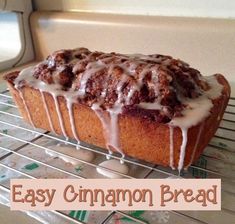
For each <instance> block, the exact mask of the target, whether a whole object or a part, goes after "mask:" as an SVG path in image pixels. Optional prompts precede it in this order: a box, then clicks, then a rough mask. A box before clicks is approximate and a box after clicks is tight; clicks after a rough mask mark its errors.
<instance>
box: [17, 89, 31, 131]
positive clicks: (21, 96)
mask: <svg viewBox="0 0 235 224" xmlns="http://www.w3.org/2000/svg"><path fill="white" fill-rule="evenodd" d="M16 88H17V90H18V92H19V95H20V98H21V100H22V102H23V104H24V107H25V110H26V113H27V117H28V119H29V122H30V124H31V125H32V126H33V127H34V128H35V125H34V123H33V120H32V116H31V113H30V111H29V108H28V106H27V104H26V102H25V99H24V94H23V93H22V91H21V90H20V88H18V87H16Z"/></svg>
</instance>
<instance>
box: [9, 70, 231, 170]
mask: <svg viewBox="0 0 235 224" xmlns="http://www.w3.org/2000/svg"><path fill="white" fill-rule="evenodd" d="M17 76H18V73H17V72H16V73H12V74H8V76H7V78H6V79H7V83H8V87H9V90H10V92H11V94H12V96H13V99H14V101H15V103H16V105H17V106H18V108H19V111H20V113H21V114H22V116H23V118H24V119H25V120H26V121H28V122H30V123H31V122H33V124H34V125H35V127H38V128H42V129H45V130H48V131H53V130H51V125H50V122H49V120H48V115H47V112H46V109H45V105H44V102H43V100H42V95H41V92H40V91H39V90H37V89H35V88H32V87H30V86H28V85H27V84H26V85H24V86H23V87H21V88H20V91H21V93H22V94H23V98H24V102H23V100H22V96H21V95H20V92H19V90H18V89H17V88H16V87H15V86H14V83H13V80H14V79H15V78H16V77H17ZM216 79H217V80H218V82H219V83H220V84H221V85H222V86H223V90H222V93H221V95H220V96H219V97H218V98H216V99H213V100H212V102H213V107H212V108H211V110H210V115H209V116H208V117H207V118H206V119H205V120H202V121H201V122H200V123H198V124H197V125H196V126H192V127H190V128H189V129H188V139H187V145H186V151H185V159H184V165H183V167H187V166H188V165H190V164H191V162H195V161H196V160H197V159H198V157H199V156H200V154H201V153H202V152H203V149H204V148H205V147H206V145H207V144H208V142H209V141H210V139H211V138H212V137H213V135H214V134H215V132H216V130H217V128H218V126H219V123H220V120H221V119H222V116H223V113H224V111H225V108H226V106H227V103H228V100H229V95H230V87H229V84H228V82H227V81H226V79H225V78H224V77H223V76H222V75H216ZM43 94H44V97H45V102H46V104H47V108H48V111H49V113H50V115H51V122H52V125H53V127H54V130H55V132H56V133H57V134H59V135H63V131H62V129H61V125H60V121H59V117H58V113H57V111H56V106H55V100H54V98H53V97H52V95H51V94H50V93H49V92H43ZM57 99H58V105H59V109H60V111H61V117H62V122H63V125H64V129H65V132H66V134H67V136H68V137H70V138H75V136H74V133H73V130H72V127H71V123H70V115H69V111H68V107H67V102H66V100H67V99H66V98H65V97H64V96H57ZM25 104H26V105H27V108H28V110H29V111H27V110H26V107H25ZM28 112H29V113H30V115H31V121H30V120H29V116H28ZM72 113H73V117H74V124H75V130H76V134H77V135H78V137H79V139H80V140H81V141H83V142H87V143H89V144H92V145H96V146H99V147H102V148H107V142H106V140H105V139H106V136H105V131H104V130H103V127H102V122H101V121H100V119H99V117H98V116H97V114H96V113H95V111H94V110H92V109H91V107H89V106H88V105H84V104H82V103H79V102H77V103H73V104H72ZM100 113H102V116H103V117H104V119H106V120H109V119H110V116H109V113H108V112H107V111H105V110H103V111H101V112H100ZM118 128H119V136H120V148H121V149H122V151H123V153H124V154H125V155H128V156H131V157H134V158H137V159H140V160H145V161H147V162H151V163H155V164H159V165H163V166H168V165H169V164H170V138H169V136H170V128H169V125H168V124H165V123H158V122H156V121H152V120H150V119H148V118H145V117H141V116H134V115H131V114H128V113H126V114H119V115H118ZM199 132H201V134H200V138H199V139H198V140H197V136H198V133H199ZM182 141H183V137H182V130H181V128H179V127H174V131H173V148H174V154H173V165H174V166H175V167H177V165H178V163H179V159H180V151H181V145H182ZM197 141H198V143H197ZM195 145H196V146H197V147H196V148H195ZM114 150H115V149H114ZM194 154H195V155H194Z"/></svg>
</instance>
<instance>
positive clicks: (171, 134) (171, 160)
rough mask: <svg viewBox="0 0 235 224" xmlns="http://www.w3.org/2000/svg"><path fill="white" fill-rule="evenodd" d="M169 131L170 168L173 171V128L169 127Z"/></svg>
mask: <svg viewBox="0 0 235 224" xmlns="http://www.w3.org/2000/svg"><path fill="white" fill-rule="evenodd" d="M169 130H170V167H171V168H172V169H173V170H174V169H175V167H174V141H173V137H174V127H172V126H169Z"/></svg>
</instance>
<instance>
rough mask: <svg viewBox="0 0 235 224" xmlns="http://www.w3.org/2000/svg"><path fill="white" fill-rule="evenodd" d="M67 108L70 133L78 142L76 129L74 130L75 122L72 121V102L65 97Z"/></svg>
mask: <svg viewBox="0 0 235 224" xmlns="http://www.w3.org/2000/svg"><path fill="white" fill-rule="evenodd" d="M66 102H67V109H68V112H69V120H70V125H71V129H72V133H73V136H74V138H75V139H76V140H77V142H78V144H79V143H80V139H79V137H78V135H77V131H76V127H75V122H74V114H73V102H72V101H71V99H69V98H68V99H67V100H66Z"/></svg>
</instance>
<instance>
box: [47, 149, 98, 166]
mask: <svg viewBox="0 0 235 224" xmlns="http://www.w3.org/2000/svg"><path fill="white" fill-rule="evenodd" d="M53 150H55V152H53V151H50V150H45V152H46V153H47V154H48V155H50V156H56V157H59V158H60V159H62V160H64V161H65V162H67V163H71V164H73V165H74V166H76V165H79V164H81V162H80V161H78V160H75V159H72V158H69V157H67V156H64V155H61V154H60V153H64V154H67V155H69V156H71V157H74V158H78V159H81V160H83V161H86V162H91V161H92V160H93V159H94V158H95V154H94V153H93V152H91V151H89V150H85V149H79V150H76V149H75V148H74V147H71V146H67V145H64V144H62V145H55V146H53Z"/></svg>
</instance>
